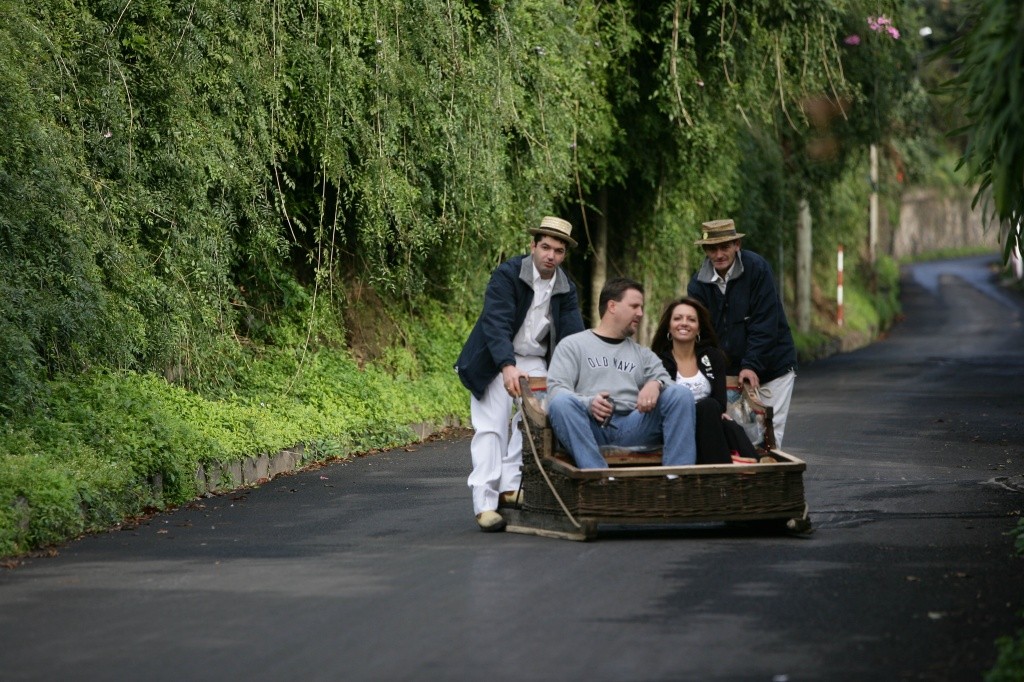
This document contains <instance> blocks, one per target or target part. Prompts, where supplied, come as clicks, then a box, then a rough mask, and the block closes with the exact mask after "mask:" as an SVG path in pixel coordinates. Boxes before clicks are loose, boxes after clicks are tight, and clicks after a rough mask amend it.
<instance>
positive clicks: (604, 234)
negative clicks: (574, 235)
mask: <svg viewBox="0 0 1024 682" xmlns="http://www.w3.org/2000/svg"><path fill="white" fill-rule="evenodd" d="M607 215H608V192H607V190H601V192H600V193H599V194H598V195H597V216H596V220H594V224H593V225H592V226H591V229H592V230H593V232H592V233H591V235H590V238H591V246H592V247H593V249H594V264H593V266H592V268H591V272H590V274H591V278H590V322H591V325H596V324H597V322H598V321H599V320H600V319H601V316H600V315H599V314H598V312H597V309H598V304H599V303H600V301H599V300H598V299H599V298H600V296H601V289H603V288H604V283H605V281H606V280H607V279H608V218H607Z"/></svg>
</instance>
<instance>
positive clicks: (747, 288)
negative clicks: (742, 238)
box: [687, 249, 796, 383]
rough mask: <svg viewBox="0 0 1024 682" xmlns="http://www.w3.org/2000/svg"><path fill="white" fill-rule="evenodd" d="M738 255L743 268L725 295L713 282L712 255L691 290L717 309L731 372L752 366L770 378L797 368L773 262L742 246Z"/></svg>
mask: <svg viewBox="0 0 1024 682" xmlns="http://www.w3.org/2000/svg"><path fill="white" fill-rule="evenodd" d="M737 258H738V259H739V262H740V264H741V265H742V268H743V270H742V272H741V273H740V275H739V276H738V277H736V279H731V280H729V283H728V284H727V285H726V289H725V294H723V293H722V291H721V289H719V288H718V285H717V284H715V283H714V282H712V281H711V276H712V275H713V274H714V268H713V267H712V265H711V262H710V261H709V260H707V259H706V258H705V259H704V264H703V265H702V266H701V268H700V270H698V271H697V273H696V274H694V276H693V277H692V278H691V279H690V285H689V287H687V292H688V293H689V294H690V296H693V297H694V298H695V299H697V300H698V301H700V302H701V303H703V304H704V305H705V306H707V308H708V310H709V311H711V323H712V324H713V325H714V326H715V332H716V333H717V334H718V341H719V345H720V347H721V349H722V350H723V351H725V355H726V357H727V358H728V359H729V374H730V375H737V374H739V372H740V370H741V369H752V370H754V371H755V372H756V373H757V377H758V379H760V381H761V383H767V382H769V381H771V380H772V379H777V378H778V377H780V376H782V375H783V374H785V373H786V372H788V371H789V370H791V369H795V368H796V345H795V344H794V343H793V334H792V333H791V332H790V330H789V322H787V321H786V311H785V310H784V309H783V307H782V301H781V300H780V299H779V293H778V290H777V289H776V288H775V278H774V276H773V275H772V269H771V266H770V265H768V261H766V260H765V259H764V258H762V257H761V256H759V255H757V254H756V253H754V252H753V251H744V250H742V249H741V250H740V252H739V255H738V256H737Z"/></svg>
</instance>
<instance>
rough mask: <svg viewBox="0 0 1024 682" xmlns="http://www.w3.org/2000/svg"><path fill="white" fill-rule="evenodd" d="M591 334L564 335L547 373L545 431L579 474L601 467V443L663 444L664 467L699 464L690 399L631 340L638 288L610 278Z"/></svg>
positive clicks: (639, 303) (640, 296)
mask: <svg viewBox="0 0 1024 682" xmlns="http://www.w3.org/2000/svg"><path fill="white" fill-rule="evenodd" d="M598 312H599V313H600V315H601V320H600V322H599V323H598V325H597V326H596V327H595V328H594V329H588V330H585V331H582V332H579V333H577V334H573V335H571V336H568V337H566V338H565V339H563V340H562V342H561V343H560V344H558V346H557V347H556V348H555V352H554V355H553V356H552V358H551V364H550V366H549V368H548V398H549V405H548V416H549V418H550V420H551V427H552V428H553V429H554V432H555V435H556V436H557V437H558V440H559V441H560V442H561V443H562V445H563V446H565V448H566V449H567V450H568V451H569V453H570V454H571V455H572V456H573V458H574V459H575V460H576V466H578V467H579V468H581V469H604V468H606V467H607V466H608V464H607V462H606V461H605V459H604V457H602V456H601V449H600V448H601V446H602V445H619V446H627V447H628V446H637V445H657V444H662V445H663V447H662V464H664V465H665V466H680V465H687V464H694V463H695V462H696V461H697V447H696V440H695V438H694V422H695V408H694V402H693V394H692V393H691V392H690V391H689V389H687V388H685V387H683V386H679V385H677V384H676V383H675V382H673V381H672V378H671V377H669V375H668V372H666V371H665V367H664V365H662V362H661V360H660V359H659V358H658V356H657V355H655V354H654V352H653V351H651V349H650V348H647V347H646V346H641V345H640V344H638V343H636V342H635V341H633V339H632V338H631V337H632V336H633V335H634V334H636V331H637V328H638V327H639V326H640V320H642V319H643V316H644V289H643V285H641V284H640V283H639V282H635V281H633V280H631V279H626V278H624V277H620V278H616V279H613V280H610V281H609V282H608V283H607V284H605V286H604V288H603V289H602V290H601V296H600V299H599V301H598Z"/></svg>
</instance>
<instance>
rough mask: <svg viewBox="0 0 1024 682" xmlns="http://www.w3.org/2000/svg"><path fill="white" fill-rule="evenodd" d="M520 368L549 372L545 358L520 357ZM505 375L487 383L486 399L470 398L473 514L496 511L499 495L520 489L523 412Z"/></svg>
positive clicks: (532, 372) (540, 374) (534, 373)
mask: <svg viewBox="0 0 1024 682" xmlns="http://www.w3.org/2000/svg"><path fill="white" fill-rule="evenodd" d="M516 367H518V368H519V369H521V370H522V371H524V372H526V373H527V374H529V375H530V376H535V377H543V376H547V374H548V367H547V363H546V362H544V358H540V357H536V356H522V355H517V356H516ZM502 378H503V377H502V375H501V373H500V372H499V373H498V376H496V377H494V381H492V382H491V383H490V385H488V386H487V390H486V391H485V392H484V397H483V399H482V400H477V399H476V397H475V396H471V397H470V399H469V414H470V418H471V419H472V422H473V430H474V431H475V433H474V434H473V440H472V441H471V442H470V444H469V451H470V454H471V455H472V458H473V472H472V473H471V474H470V475H469V480H468V481H467V483H468V484H469V487H470V488H472V489H473V513H474V514H479V513H480V512H484V511H494V510H495V509H497V508H498V494H499V493H503V492H508V491H515V490H518V489H519V482H520V481H521V480H522V477H523V474H522V471H520V467H521V466H522V464H523V435H522V433H520V431H519V420H520V419H522V412H521V411H520V410H518V409H516V410H515V413H514V414H513V408H514V407H515V403H514V401H513V400H512V396H510V395H509V394H508V392H507V391H506V390H505V384H504V383H503V382H502Z"/></svg>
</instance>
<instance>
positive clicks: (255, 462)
mask: <svg viewBox="0 0 1024 682" xmlns="http://www.w3.org/2000/svg"><path fill="white" fill-rule="evenodd" d="M462 426H463V424H462V422H461V420H459V419H458V418H455V417H449V418H447V419H446V420H445V421H444V422H443V423H441V424H436V423H433V422H418V423H416V424H410V425H409V430H410V431H412V433H413V434H415V436H416V440H414V441H409V442H422V441H424V440H426V439H427V438H429V437H430V436H433V435H434V434H437V433H441V432H443V431H447V430H448V429H452V428H458V427H462ZM406 444H408V443H406ZM352 454H356V453H352ZM318 461H324V460H322V459H318V458H317V457H316V456H315V455H312V454H309V453H308V452H307V450H306V446H305V445H304V444H302V443H299V444H298V445H294V446H292V447H290V448H287V449H284V450H281V451H280V452H278V453H277V454H273V455H271V454H267V453H260V454H257V455H250V456H248V457H244V458H242V459H240V460H231V461H229V462H218V463H213V464H207V465H205V466H204V465H202V464H200V465H199V466H198V467H196V472H195V479H196V488H197V490H198V491H199V495H200V497H204V496H209V495H215V494H219V493H225V492H229V491H231V490H237V489H238V488H245V487H249V486H257V485H261V484H263V483H266V482H268V481H270V480H272V479H274V478H275V477H277V476H280V475H281V474H286V473H291V472H294V471H299V470H301V469H303V468H305V467H307V466H309V465H310V464H315V463H316V462H318ZM151 485H152V486H153V492H154V494H155V495H157V496H158V498H159V494H160V492H161V488H162V485H161V482H159V481H151Z"/></svg>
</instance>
